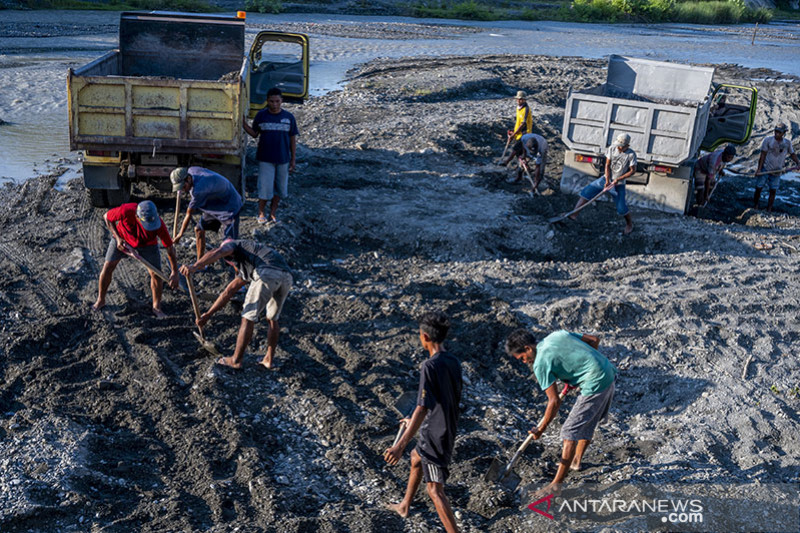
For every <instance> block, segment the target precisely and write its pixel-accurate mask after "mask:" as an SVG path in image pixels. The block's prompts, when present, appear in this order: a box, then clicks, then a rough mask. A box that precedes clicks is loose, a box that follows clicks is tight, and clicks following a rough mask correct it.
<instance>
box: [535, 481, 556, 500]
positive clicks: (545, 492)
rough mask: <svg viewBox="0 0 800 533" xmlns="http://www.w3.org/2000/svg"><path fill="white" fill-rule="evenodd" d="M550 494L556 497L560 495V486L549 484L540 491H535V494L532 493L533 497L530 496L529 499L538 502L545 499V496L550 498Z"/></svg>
mask: <svg viewBox="0 0 800 533" xmlns="http://www.w3.org/2000/svg"><path fill="white" fill-rule="evenodd" d="M551 494H554V495H556V496H558V495H559V494H561V485H555V484H553V483H551V484H549V485H547V486H546V487H544V488H541V489H539V490H537V491H536V492H534V493H533V496H531V498H532V499H533V500H534V501H536V500H539V499H541V498H546V497H547V496H550V495H551Z"/></svg>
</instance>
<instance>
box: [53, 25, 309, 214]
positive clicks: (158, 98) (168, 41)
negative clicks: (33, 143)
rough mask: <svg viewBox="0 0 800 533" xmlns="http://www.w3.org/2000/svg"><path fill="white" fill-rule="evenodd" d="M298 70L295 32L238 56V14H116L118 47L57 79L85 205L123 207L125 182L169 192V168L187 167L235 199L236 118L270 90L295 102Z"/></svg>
mask: <svg viewBox="0 0 800 533" xmlns="http://www.w3.org/2000/svg"><path fill="white" fill-rule="evenodd" d="M275 49H278V50H279V51H280V53H279V54H274V53H273V51H274V50H275ZM308 69H309V43H308V37H307V36H306V35H303V34H298V33H282V32H273V31H264V32H261V33H259V34H258V35H257V36H256V37H255V39H254V41H253V45H252V47H251V48H250V50H249V52H248V50H246V48H245V16H244V13H243V12H240V13H239V14H237V15H236V16H223V15H205V14H189V13H173V12H158V11H154V12H125V13H122V14H121V16H120V26H119V48H118V49H116V50H112V51H110V52H108V53H106V54H105V55H103V56H102V57H100V58H98V59H96V60H94V61H92V62H90V63H88V64H86V65H84V66H82V67H80V68H78V69H76V70H74V71H73V70H72V69H70V70H69V71H68V74H67V93H68V102H69V127H70V128H69V131H70V135H69V137H70V148H71V149H73V150H82V151H83V174H84V184H85V185H86V188H87V189H88V190H89V194H90V197H91V201H92V204H93V205H95V206H97V207H108V206H111V205H118V204H120V203H123V202H126V201H127V200H128V198H129V196H130V190H131V185H132V184H133V183H134V182H147V183H150V184H152V185H154V186H155V187H156V188H159V189H162V190H169V173H170V172H171V170H172V169H173V168H175V167H177V166H191V165H199V166H203V167H206V168H209V169H211V170H214V171H216V172H219V173H220V174H222V175H223V176H225V177H227V178H228V179H229V180H230V181H231V182H232V183H233V184H234V185H235V186H236V188H237V190H239V191H240V193H241V194H242V195H243V196H244V165H245V153H244V151H245V147H246V138H245V137H244V135H245V134H244V130H243V127H242V120H243V117H244V116H245V115H248V116H250V117H252V116H255V114H256V113H257V112H258V111H259V110H260V109H262V108H264V107H265V105H266V93H267V91H268V90H269V89H270V88H271V87H278V88H280V89H281V90H282V91H283V92H284V94H285V99H286V100H287V101H290V102H296V103H302V102H303V100H304V99H305V98H306V97H307V96H308Z"/></svg>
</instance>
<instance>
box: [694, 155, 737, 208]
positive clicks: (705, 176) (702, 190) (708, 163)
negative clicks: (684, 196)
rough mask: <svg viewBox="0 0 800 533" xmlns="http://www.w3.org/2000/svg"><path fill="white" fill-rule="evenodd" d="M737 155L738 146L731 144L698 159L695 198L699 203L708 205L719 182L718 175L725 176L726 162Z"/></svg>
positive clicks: (695, 174)
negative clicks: (723, 170)
mask: <svg viewBox="0 0 800 533" xmlns="http://www.w3.org/2000/svg"><path fill="white" fill-rule="evenodd" d="M735 155H736V148H734V147H733V145H731V144H729V145H728V146H726V147H725V148H724V149H722V148H720V149H719V150H717V151H715V152H711V153H708V154H706V155H704V156H703V157H701V158H700V159H698V160H697V163H696V164H695V166H694V198H695V201H696V202H697V205H700V206H703V205H706V202H708V200H709V199H710V196H711V191H712V190H713V189H714V185H715V184H716V182H717V176H723V173H722V169H723V168H725V163H730V162H731V161H733V156H735Z"/></svg>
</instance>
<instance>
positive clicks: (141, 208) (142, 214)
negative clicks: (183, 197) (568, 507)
mask: <svg viewBox="0 0 800 533" xmlns="http://www.w3.org/2000/svg"><path fill="white" fill-rule="evenodd" d="M136 219H137V220H138V221H139V223H140V224H141V225H142V227H143V228H144V229H146V230H147V231H156V230H157V229H158V228H160V227H161V219H160V218H158V210H157V209H156V204H154V203H153V202H151V201H150V200H145V201H144V202H139V205H137V206H136Z"/></svg>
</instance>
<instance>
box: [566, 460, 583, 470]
mask: <svg viewBox="0 0 800 533" xmlns="http://www.w3.org/2000/svg"><path fill="white" fill-rule="evenodd" d="M569 469H570V470H571V471H573V472H580V471H581V462H580V461H572V464H571V465H569Z"/></svg>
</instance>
